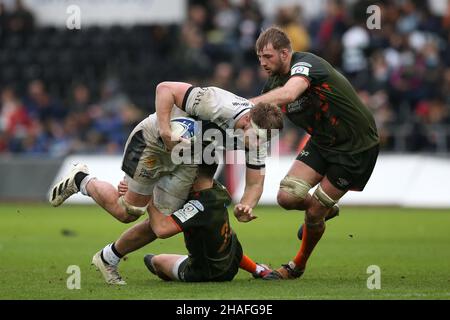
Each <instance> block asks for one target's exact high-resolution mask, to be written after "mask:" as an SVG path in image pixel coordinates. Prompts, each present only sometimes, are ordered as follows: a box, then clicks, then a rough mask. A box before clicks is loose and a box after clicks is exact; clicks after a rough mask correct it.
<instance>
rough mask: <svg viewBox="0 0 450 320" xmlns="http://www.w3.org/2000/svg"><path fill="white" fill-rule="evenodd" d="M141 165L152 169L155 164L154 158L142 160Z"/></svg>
mask: <svg viewBox="0 0 450 320" xmlns="http://www.w3.org/2000/svg"><path fill="white" fill-rule="evenodd" d="M143 163H144V164H145V166H147V167H148V168H149V169H151V168H153V167H154V166H155V164H156V158H155V157H148V158H146V159H144V161H143Z"/></svg>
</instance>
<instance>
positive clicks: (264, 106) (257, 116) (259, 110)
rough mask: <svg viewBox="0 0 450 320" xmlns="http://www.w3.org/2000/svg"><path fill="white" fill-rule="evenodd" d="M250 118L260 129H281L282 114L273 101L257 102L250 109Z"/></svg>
mask: <svg viewBox="0 0 450 320" xmlns="http://www.w3.org/2000/svg"><path fill="white" fill-rule="evenodd" d="M250 118H251V119H252V120H253V122H254V123H255V124H256V125H257V126H258V127H260V128H261V129H266V130H268V131H269V132H268V133H269V136H268V137H269V139H270V130H272V129H274V130H280V131H281V130H283V114H282V113H281V110H280V108H278V106H277V105H276V104H274V103H258V104H257V105H255V106H254V107H253V108H252V109H251V110H250Z"/></svg>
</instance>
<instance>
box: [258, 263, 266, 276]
mask: <svg viewBox="0 0 450 320" xmlns="http://www.w3.org/2000/svg"><path fill="white" fill-rule="evenodd" d="M263 270H265V269H264V267H261V266H260V265H259V264H257V265H256V273H257V274H259V273H260V272H261V271H263Z"/></svg>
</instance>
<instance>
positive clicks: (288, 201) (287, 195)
mask: <svg viewBox="0 0 450 320" xmlns="http://www.w3.org/2000/svg"><path fill="white" fill-rule="evenodd" d="M310 189H311V185H310V184H309V183H308V182H306V181H305V180H303V179H299V178H296V177H293V176H286V177H284V179H283V180H281V182H280V191H279V192H278V196H277V200H278V204H279V205H280V206H282V207H283V208H285V209H287V210H290V209H297V208H298V206H299V204H301V202H302V201H304V200H305V199H306V197H307V196H308V192H309V190H310Z"/></svg>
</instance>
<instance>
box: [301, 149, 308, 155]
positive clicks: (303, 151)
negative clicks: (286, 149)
mask: <svg viewBox="0 0 450 320" xmlns="http://www.w3.org/2000/svg"><path fill="white" fill-rule="evenodd" d="M307 156H309V151H305V150H302V152H300V157H307Z"/></svg>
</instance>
